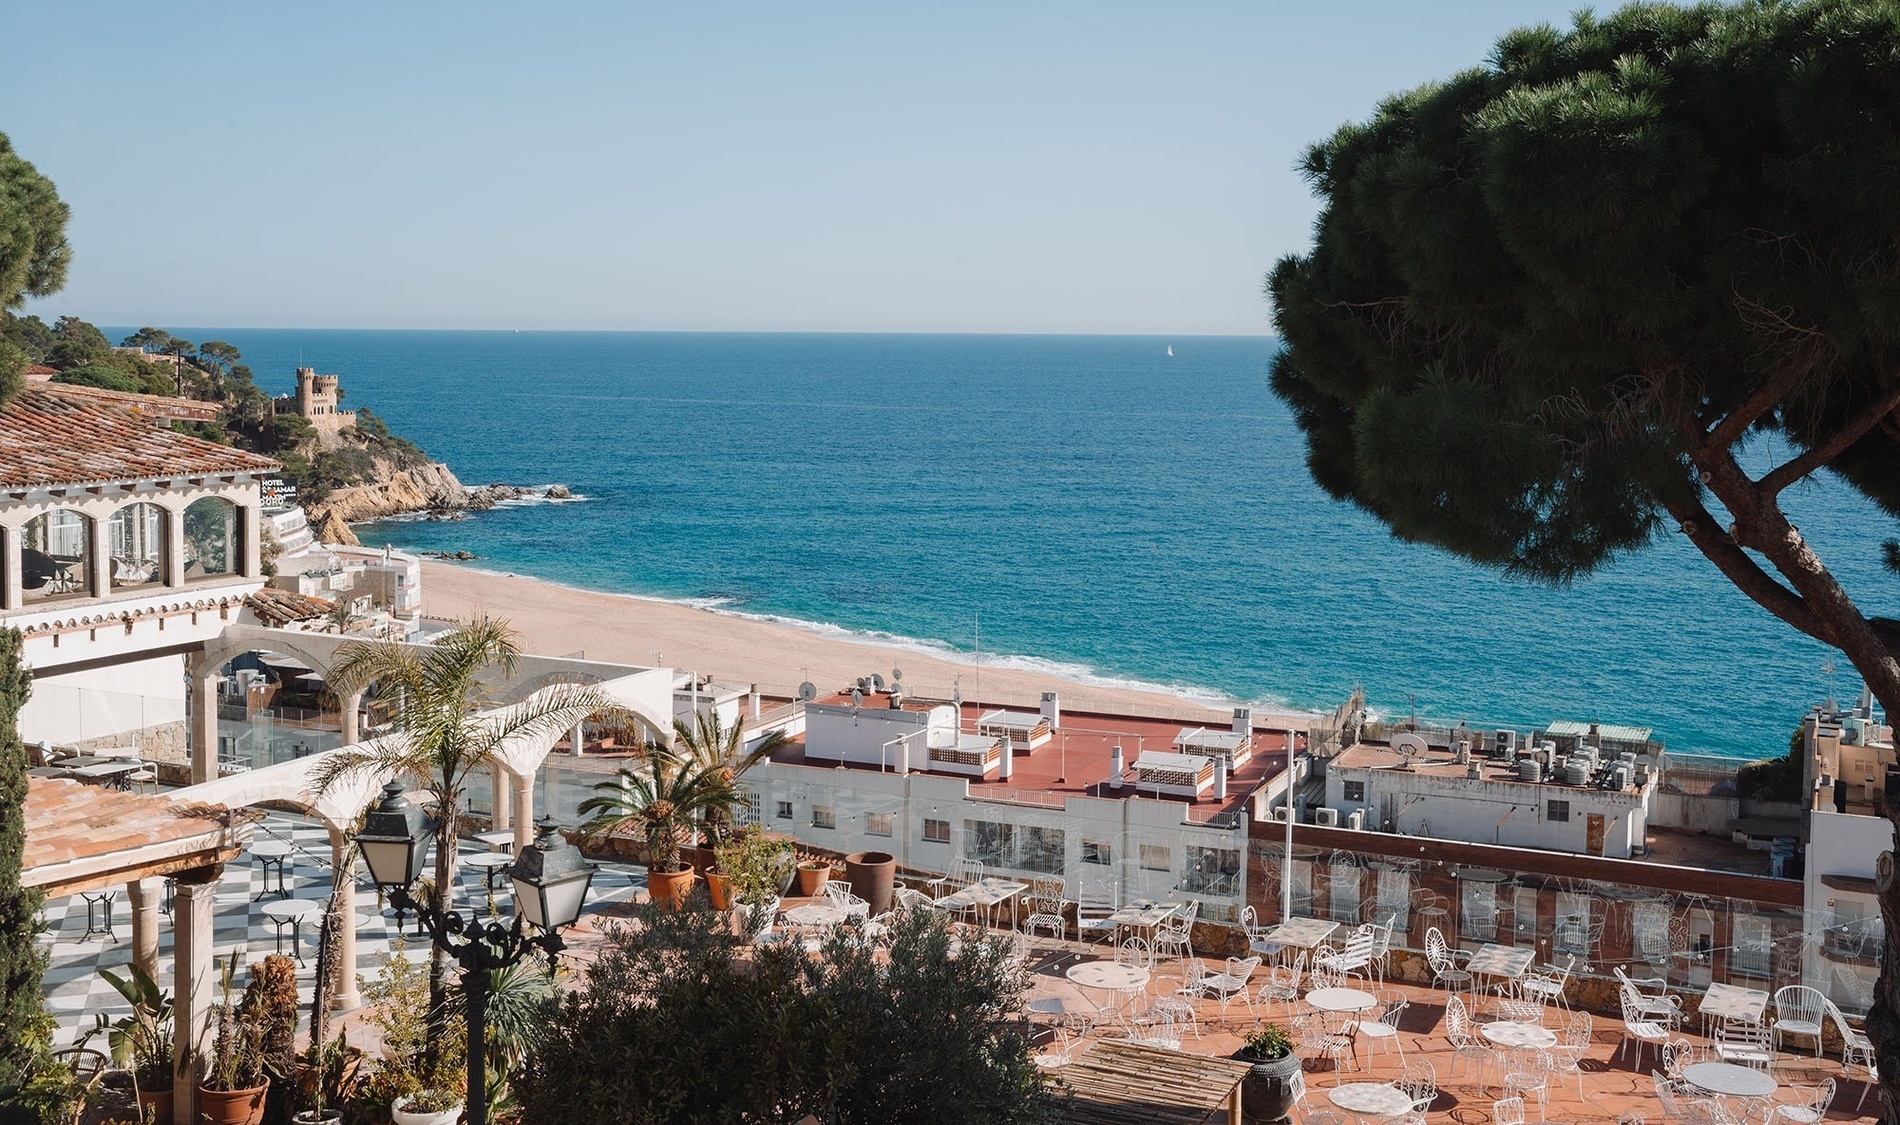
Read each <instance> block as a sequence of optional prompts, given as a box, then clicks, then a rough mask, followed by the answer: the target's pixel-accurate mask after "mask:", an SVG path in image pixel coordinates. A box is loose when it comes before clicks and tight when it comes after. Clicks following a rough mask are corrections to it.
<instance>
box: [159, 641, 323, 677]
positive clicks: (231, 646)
mask: <svg viewBox="0 0 1900 1125" xmlns="http://www.w3.org/2000/svg"><path fill="white" fill-rule="evenodd" d="M219 642H220V643H219V644H218V645H217V646H216V647H215V648H214V647H212V646H211V645H210V644H206V646H205V650H204V653H203V655H201V656H199V657H198V658H197V659H195V660H193V661H192V665H191V672H192V675H194V676H199V675H204V674H206V673H213V674H215V673H216V672H217V670H218V669H220V668H222V667H224V666H225V665H226V664H228V663H230V662H231V660H232V658H233V657H238V656H243V655H244V654H245V653H247V652H286V653H289V654H290V655H292V656H295V657H297V658H298V659H299V660H302V661H303V662H304V663H306V664H308V665H310V667H311V668H313V669H315V670H316V671H318V672H322V673H323V674H324V675H325V676H326V677H327V676H328V675H329V673H330V661H329V659H328V658H326V657H319V656H317V655H316V652H315V650H313V649H311V648H309V647H307V646H305V645H301V644H298V643H297V642H296V640H295V634H291V633H286V634H283V635H281V636H279V635H272V636H269V637H256V636H246V637H242V638H240V639H238V640H226V639H224V638H223V637H220V638H219Z"/></svg>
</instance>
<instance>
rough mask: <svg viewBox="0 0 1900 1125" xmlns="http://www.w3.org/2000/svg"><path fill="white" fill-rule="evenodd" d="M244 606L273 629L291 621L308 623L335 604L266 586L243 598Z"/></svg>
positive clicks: (292, 591) (334, 606)
mask: <svg viewBox="0 0 1900 1125" xmlns="http://www.w3.org/2000/svg"><path fill="white" fill-rule="evenodd" d="M244 604H245V605H247V606H249V607H250V610H251V612H252V613H255V614H256V615H257V619H258V620H259V621H262V622H263V623H264V624H266V625H269V626H270V627H271V628H273V629H275V628H281V627H282V626H284V625H288V624H289V623H291V622H292V621H310V620H313V619H315V618H318V617H322V616H323V615H325V614H327V613H329V612H330V611H331V610H333V609H335V608H336V603H335V602H331V601H326V600H324V599H323V598H313V597H311V596H309V595H308V594H299V593H297V592H296V591H295V590H279V589H277V588H276V587H275V586H266V587H264V588H263V589H262V590H259V591H258V592H257V593H255V594H252V595H251V596H250V597H248V598H245V599H244Z"/></svg>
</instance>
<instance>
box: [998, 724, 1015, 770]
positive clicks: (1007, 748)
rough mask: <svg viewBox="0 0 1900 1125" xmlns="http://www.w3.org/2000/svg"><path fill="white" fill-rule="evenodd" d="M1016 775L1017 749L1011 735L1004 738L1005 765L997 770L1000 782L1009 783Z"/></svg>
mask: <svg viewBox="0 0 1900 1125" xmlns="http://www.w3.org/2000/svg"><path fill="white" fill-rule="evenodd" d="M1015 774H1016V747H1015V744H1014V743H1013V742H1012V741H1011V739H1010V737H1009V735H1007V734H1005V735H1004V736H1003V764H1002V765H1001V766H999V767H998V768H997V770H996V777H997V779H998V780H999V781H1008V780H1009V779H1010V778H1011V777H1014V776H1015Z"/></svg>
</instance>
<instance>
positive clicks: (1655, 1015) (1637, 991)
mask: <svg viewBox="0 0 1900 1125" xmlns="http://www.w3.org/2000/svg"><path fill="white" fill-rule="evenodd" d="M1611 971H1612V972H1614V973H1615V974H1616V979H1617V980H1618V981H1619V982H1621V984H1622V990H1623V997H1624V998H1625V999H1626V1000H1628V1001H1629V1002H1630V1007H1631V1008H1632V1009H1633V1010H1634V1011H1635V1012H1636V1013H1637V1014H1638V1015H1640V1016H1642V1017H1643V1018H1644V1019H1646V1020H1650V1021H1652V1022H1655V1023H1660V1024H1663V1025H1664V1026H1666V1027H1668V1028H1669V1029H1670V1030H1672V1031H1673V1030H1674V1029H1676V1028H1678V1027H1680V1026H1682V1001H1681V999H1679V998H1678V997H1675V996H1672V995H1670V993H1669V982H1668V981H1666V980H1664V979H1662V978H1661V977H1641V978H1637V979H1631V977H1630V975H1629V974H1628V973H1625V972H1624V971H1623V967H1622V966H1621V965H1618V966H1616V967H1615V968H1613V969H1612V970H1611ZM1646 988H1647V989H1650V991H1648V992H1645V991H1644V989H1646Z"/></svg>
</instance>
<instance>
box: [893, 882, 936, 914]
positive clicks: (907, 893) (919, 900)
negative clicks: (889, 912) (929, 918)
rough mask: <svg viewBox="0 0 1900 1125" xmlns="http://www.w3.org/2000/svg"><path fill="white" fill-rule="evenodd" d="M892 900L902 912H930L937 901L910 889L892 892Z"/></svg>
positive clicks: (902, 888)
mask: <svg viewBox="0 0 1900 1125" xmlns="http://www.w3.org/2000/svg"><path fill="white" fill-rule="evenodd" d="M891 899H892V901H893V902H894V903H896V905H897V907H898V908H899V909H902V910H928V909H930V907H931V906H933V905H935V900H934V899H932V898H931V897H930V896H929V895H927V894H925V893H924V892H922V891H919V890H914V889H912V888H910V887H899V888H897V889H896V890H895V891H893V892H891Z"/></svg>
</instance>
